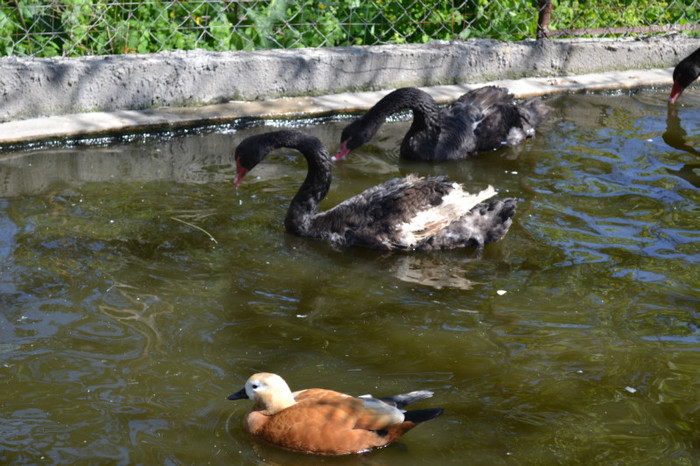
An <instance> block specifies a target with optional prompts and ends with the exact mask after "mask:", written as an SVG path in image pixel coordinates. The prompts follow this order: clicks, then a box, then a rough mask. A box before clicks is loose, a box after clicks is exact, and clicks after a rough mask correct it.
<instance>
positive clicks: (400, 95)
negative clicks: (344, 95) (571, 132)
mask: <svg viewBox="0 0 700 466" xmlns="http://www.w3.org/2000/svg"><path fill="white" fill-rule="evenodd" d="M407 109H409V110H412V111H413V122H412V124H411V127H410V129H409V130H408V132H407V133H406V136H405V137H404V139H403V141H402V143H401V151H400V155H401V157H402V158H404V159H410V160H424V161H442V160H459V159H464V158H467V157H468V156H470V155H472V154H474V153H477V152H484V151H489V150H493V149H497V148H499V147H502V146H503V145H510V146H514V145H517V144H520V143H521V142H522V141H523V140H525V139H526V138H529V137H532V136H533V135H534V133H535V128H537V126H538V125H539V124H540V123H541V122H542V121H543V120H544V119H545V118H546V117H547V114H548V113H549V108H548V107H547V106H545V105H544V104H543V103H542V102H541V101H540V100H539V99H530V100H527V101H525V102H523V103H522V104H520V105H516V104H515V102H514V100H513V95H512V94H510V93H509V92H508V90H507V89H505V88H502V87H495V86H487V87H482V88H479V89H475V90H473V91H469V92H467V93H466V94H464V95H463V96H461V97H460V98H459V99H457V100H456V101H455V102H454V103H452V104H451V105H450V106H448V107H445V108H444V109H442V110H440V109H438V105H437V103H436V102H435V100H433V98H432V97H431V96H430V95H429V94H428V93H426V92H424V91H422V90H420V89H416V88H414V87H405V88H402V89H397V90H395V91H393V92H391V93H389V94H387V95H386V96H385V97H384V98H382V99H381V100H380V101H379V102H377V103H376V104H375V105H374V107H372V108H371V109H369V110H368V111H367V113H365V114H364V115H363V116H362V117H360V118H359V119H357V120H356V121H354V122H352V123H351V124H350V125H348V126H347V127H346V128H345V129H344V130H343V133H342V136H341V139H340V148H339V149H338V152H337V153H336V154H335V156H334V158H335V159H341V158H343V157H345V156H346V155H347V154H348V152H350V151H352V150H354V149H357V148H358V147H360V146H362V145H363V144H366V143H367V142H369V141H370V139H372V137H373V136H374V135H375V133H376V132H377V130H378V129H379V127H380V126H381V125H382V124H383V123H384V122H385V121H386V119H387V117H389V116H390V115H392V114H394V113H396V112H399V111H401V110H407Z"/></svg>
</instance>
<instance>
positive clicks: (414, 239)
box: [395, 183, 497, 248]
mask: <svg viewBox="0 0 700 466" xmlns="http://www.w3.org/2000/svg"><path fill="white" fill-rule="evenodd" d="M496 194H497V192H496V190H495V189H494V188H493V186H489V187H488V188H486V189H484V190H483V191H480V192H479V193H477V194H471V193H468V192H465V191H464V190H462V185H460V184H457V183H453V184H452V190H451V191H450V193H449V194H448V195H447V196H445V197H443V198H442V203H441V204H440V205H437V206H434V207H431V208H429V209H426V210H422V211H420V212H418V214H416V215H415V216H414V217H413V218H412V219H411V220H410V221H408V222H405V223H401V224H399V225H396V227H395V228H396V231H397V232H398V233H399V239H400V242H401V243H402V244H403V245H404V246H405V247H407V248H413V247H415V246H416V245H417V244H418V243H420V242H421V241H424V240H425V239H426V238H428V237H430V236H432V235H434V234H435V233H436V232H438V231H440V230H442V229H443V228H445V227H446V226H447V225H449V224H450V223H452V222H454V221H456V220H459V219H460V218H461V217H462V216H464V215H466V214H467V212H469V211H470V210H472V208H474V206H476V205H477V204H479V203H481V202H484V201H485V200H486V199H489V198H491V197H493V196H495V195H496Z"/></svg>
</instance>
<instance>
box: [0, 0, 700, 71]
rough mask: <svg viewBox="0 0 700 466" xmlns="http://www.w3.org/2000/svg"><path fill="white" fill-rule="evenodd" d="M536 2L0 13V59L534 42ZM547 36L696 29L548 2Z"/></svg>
mask: <svg viewBox="0 0 700 466" xmlns="http://www.w3.org/2000/svg"><path fill="white" fill-rule="evenodd" d="M538 4H539V2H538V1H537V0H465V1H463V2H458V1H444V0H441V1H435V0H424V1H422V2H420V1H416V2H414V1H408V0H370V1H367V0H350V1H342V2H341V1H330V0H269V1H211V0H190V1H173V0H171V1H159V0H152V1H151V0H140V1H134V2H122V3H117V2H101V1H97V0H8V1H5V2H2V4H0V56H1V55H31V56H37V57H51V56H56V55H65V56H81V55H101V54H123V53H150V52H158V51H163V50H191V49H195V48H202V49H207V50H252V49H261V48H295V47H319V46H343V45H375V44H386V43H424V42H428V41H430V40H437V39H455V38H458V39H466V38H495V39H504V40H520V39H524V38H532V37H534V34H535V30H536V23H537V12H538V8H537V6H538ZM553 4H554V7H555V9H554V13H553V15H552V24H551V28H552V29H565V28H596V27H604V26H610V27H617V26H647V25H651V24H654V25H664V24H698V23H700V13H699V11H698V7H697V0H668V1H658V0H612V1H605V2H603V1H601V0H597V1H586V0H553Z"/></svg>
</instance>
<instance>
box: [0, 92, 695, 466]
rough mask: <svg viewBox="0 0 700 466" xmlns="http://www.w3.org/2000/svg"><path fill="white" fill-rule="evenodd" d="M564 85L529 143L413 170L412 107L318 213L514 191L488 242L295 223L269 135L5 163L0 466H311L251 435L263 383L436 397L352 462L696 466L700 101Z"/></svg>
mask: <svg viewBox="0 0 700 466" xmlns="http://www.w3.org/2000/svg"><path fill="white" fill-rule="evenodd" d="M667 95H668V92H667V90H664V91H651V90H645V91H637V92H632V93H618V94H616V95H609V94H606V95H600V94H592V95H562V96H557V97H553V98H550V99H548V100H547V102H548V104H549V105H550V106H551V107H552V108H553V111H552V114H551V117H550V119H549V120H548V121H547V122H545V124H543V125H542V127H541V129H540V130H539V131H538V133H537V136H536V138H535V139H534V140H532V141H528V142H527V143H526V144H524V145H523V146H521V147H518V148H517V150H514V149H503V150H499V151H495V152H493V153H491V154H485V155H482V156H480V157H475V158H473V159H472V160H468V161H464V162H459V163H451V164H436V165H430V164H421V163H415V162H404V161H399V160H398V158H397V157H396V147H398V143H399V141H400V140H401V138H402V136H403V134H404V133H405V131H406V130H407V127H408V121H407V118H406V116H404V117H403V118H398V119H397V120H398V121H396V122H392V123H390V124H386V125H384V126H382V128H381V129H380V131H379V133H378V134H377V137H376V138H375V140H374V141H373V142H372V143H371V144H369V145H367V146H365V147H363V148H362V150H360V151H359V152H358V153H356V154H355V153H354V154H353V155H352V156H351V157H349V158H348V159H347V160H345V161H343V162H342V163H340V164H338V165H337V166H336V167H335V169H334V181H333V186H332V187H331V192H330V193H329V195H328V198H327V199H325V200H324V201H323V204H322V208H324V209H325V208H329V207H332V206H333V205H335V204H336V203H338V202H340V201H342V200H343V199H346V198H348V197H349V196H351V195H353V194H355V193H357V192H359V191H361V190H362V189H365V188H367V187H369V186H372V185H374V184H377V183H379V182H381V181H384V180H385V179H387V178H388V177H391V176H397V175H399V174H406V173H409V172H419V173H421V174H444V175H448V176H449V177H450V178H451V179H453V180H455V181H457V182H461V183H465V184H467V185H471V186H474V187H476V188H479V187H483V186H486V185H488V184H492V185H494V186H495V187H496V188H497V189H498V191H499V193H500V194H499V196H502V197H505V196H514V197H517V198H518V200H519V205H518V212H517V214H516V217H515V221H514V224H513V227H512V228H511V231H510V233H509V234H508V236H507V237H506V238H505V239H504V240H503V241H501V242H499V243H495V244H492V245H489V246H488V247H487V248H486V249H485V250H484V252H483V254H482V255H481V256H477V255H475V254H474V253H473V251H438V252H435V253H420V254H382V253H378V252H376V251H366V250H360V249H344V248H340V247H338V246H334V245H330V244H327V243H324V242H320V241H310V240H308V239H305V238H298V237H294V236H290V235H287V234H285V232H284V227H283V221H282V219H283V218H284V214H285V212H286V208H287V205H288V203H289V201H290V200H291V198H292V196H293V195H294V194H295V192H296V190H297V189H298V187H299V185H300V183H301V180H302V179H303V177H304V174H305V172H306V167H305V164H304V161H303V160H302V159H301V157H299V156H297V155H295V154H293V153H290V152H289V151H277V152H276V153H275V154H273V155H271V156H270V157H268V158H266V160H265V161H264V162H263V163H262V164H260V165H259V166H258V167H256V170H255V173H254V174H253V175H255V176H252V175H251V176H250V177H249V178H246V182H245V183H244V184H243V185H242V186H241V187H240V188H239V189H235V188H234V187H233V186H232V184H231V180H232V178H233V167H232V165H231V154H232V151H233V148H234V147H235V146H236V144H237V143H238V142H239V141H240V140H242V139H243V138H245V137H247V136H249V135H250V134H252V133H256V132H262V131H267V130H269V129H270V126H269V125H279V124H291V125H295V126H301V127H303V129H304V131H306V132H309V133H311V134H314V135H315V136H317V137H319V138H320V139H321V140H322V141H323V142H324V143H325V144H326V145H327V146H328V147H329V148H330V149H331V150H334V149H335V147H336V145H337V143H338V140H339V134H340V132H341V130H342V127H343V126H344V125H345V124H347V121H348V120H347V119H342V118H330V119H327V120H324V121H317V122H314V121H312V122H309V121H295V122H281V123H280V122H266V123H258V124H252V123H250V124H246V125H238V126H227V127H215V128H207V129H205V130H202V131H187V132H182V133H174V134H171V135H168V137H164V136H162V135H160V136H139V137H134V138H130V139H127V140H124V141H122V142H120V143H114V142H110V141H102V142H101V143H100V144H96V145H86V144H82V145H80V146H78V145H75V146H65V147H46V148H43V149H41V148H39V149H37V148H32V149H26V150H24V151H14V152H11V151H9V150H5V151H4V152H3V153H2V154H1V155H0V306H2V309H3V312H2V313H0V377H1V378H2V380H3V381H4V382H5V383H4V386H5V387H6V390H5V392H4V397H3V403H2V404H1V405H0V406H1V407H0V418H1V419H3V424H2V425H3V427H4V429H3V435H2V439H1V440H0V460H1V461H2V462H10V463H17V462H25V463H38V462H43V461H49V462H54V463H55V462H60V463H69V462H70V463H73V462H76V461H80V462H86V463H94V462H106V463H112V462H114V463H147V464H160V463H176V464H180V463H185V464H187V463H204V462H209V463H215V464H230V463H235V464H252V463H262V462H265V463H274V464H318V463H319V462H330V460H329V459H319V458H314V457H307V456H304V455H296V454H293V453H289V452H285V451H280V450H277V449H275V448H272V447H270V446H267V445H264V444H260V443H258V442H255V441H253V440H252V439H250V438H249V437H248V436H247V435H246V434H245V433H244V432H243V430H242V428H241V424H240V422H241V419H242V416H243V415H244V413H245V411H246V410H247V409H248V407H247V406H244V405H243V404H236V403H232V402H229V401H227V400H226V396H227V395H228V394H229V393H231V392H232V391H235V390H237V389H238V388H239V387H240V386H241V385H242V384H243V382H244V381H245V380H246V378H247V377H248V376H249V375H250V374H251V373H252V372H254V371H261V370H266V371H274V372H278V373H280V374H281V375H283V376H284V377H285V379H287V380H288V381H289V383H290V385H291V386H292V388H293V389H295V388H306V387H311V386H323V387H327V388H335V389H338V390H341V391H345V392H349V393H355V394H363V393H366V392H367V391H371V392H372V393H373V394H375V395H378V396H382V395H388V394H392V393H399V392H401V391H406V390H412V389H417V388H424V389H430V390H433V391H434V392H435V397H434V398H433V399H432V401H433V403H434V405H435V406H443V407H444V408H445V414H444V415H443V416H442V417H440V418H439V419H436V420H434V421H431V423H429V424H428V423H426V424H425V425H422V426H419V427H418V428H416V429H414V430H412V431H411V432H410V433H408V434H407V435H406V436H405V437H404V438H402V440H401V441H400V442H398V443H397V444H394V445H393V446H391V447H389V448H386V449H383V450H381V451H377V452H373V453H372V454H370V455H361V456H351V457H347V458H341V459H338V460H337V461H335V460H334V461H333V462H334V463H335V462H339V463H351V464H357V463H362V464H367V463H369V464H406V463H408V464H435V462H436V461H439V462H440V463H441V464H462V463H464V462H465V461H469V462H473V463H476V464H507V463H514V464H558V463H567V464H568V463H604V464H617V463H629V464H636V463H647V464H648V463H650V462H654V461H656V462H659V461H660V462H663V463H667V462H668V461H669V458H672V460H671V461H673V462H676V463H678V464H694V463H696V462H697V461H698V458H699V457H700V456H699V455H700V453H699V449H700V443H699V440H698V434H697V433H698V432H699V431H700V411H698V406H700V376H699V375H698V374H700V325H699V324H698V322H700V313H699V312H698V309H700V274H699V273H698V261H699V258H700V215H698V211H699V209H698V203H699V201H700V191H699V190H698V183H697V181H698V179H697V175H698V172H697V170H698V163H699V160H698V153H697V149H696V148H697V147H698V144H699V143H700V113H699V112H700V111H699V110H698V109H700V97H698V94H697V93H695V94H694V93H689V94H687V95H686V94H684V101H683V102H682V103H681V104H680V105H679V104H677V105H676V106H670V107H669V106H667V103H666V100H667Z"/></svg>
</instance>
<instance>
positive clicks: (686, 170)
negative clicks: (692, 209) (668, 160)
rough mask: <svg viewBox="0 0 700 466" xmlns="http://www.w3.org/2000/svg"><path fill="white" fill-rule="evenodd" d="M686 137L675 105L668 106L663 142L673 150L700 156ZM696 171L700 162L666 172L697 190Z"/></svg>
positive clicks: (699, 167) (699, 176)
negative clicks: (678, 177)
mask: <svg viewBox="0 0 700 466" xmlns="http://www.w3.org/2000/svg"><path fill="white" fill-rule="evenodd" d="M687 135H688V133H687V132H686V130H684V129H683V126H682V125H681V119H680V118H679V117H678V107H677V106H676V105H675V104H668V116H667V118H666V131H665V132H664V134H663V139H664V142H665V143H666V144H668V145H669V146H671V147H673V148H674V149H678V150H682V151H685V152H688V153H689V154H693V155H697V156H700V151H698V150H697V149H696V148H695V147H693V143H691V142H689V139H688V138H687ZM698 170H700V160H699V161H698V162H697V163H688V164H684V165H683V166H681V168H680V169H678V170H672V169H669V170H668V171H669V173H672V174H675V175H676V176H680V177H681V178H683V179H685V180H687V181H688V182H689V183H690V184H692V185H693V186H695V187H696V188H698V187H700V175H698Z"/></svg>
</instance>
